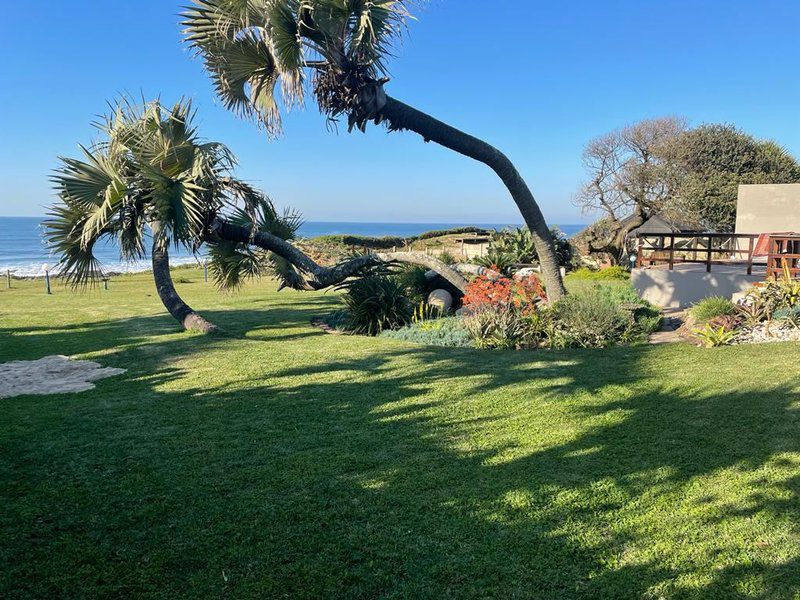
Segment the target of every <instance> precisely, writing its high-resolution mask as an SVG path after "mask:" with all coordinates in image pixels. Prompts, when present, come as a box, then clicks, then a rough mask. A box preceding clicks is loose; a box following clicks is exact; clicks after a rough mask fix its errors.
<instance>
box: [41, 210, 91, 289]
mask: <svg viewBox="0 0 800 600" xmlns="http://www.w3.org/2000/svg"><path fill="white" fill-rule="evenodd" d="M87 218H88V217H87V213H86V209H85V207H82V206H80V205H78V204H61V205H56V206H54V207H52V208H51V209H50V211H49V212H48V218H47V219H46V220H45V221H44V226H45V233H44V236H45V242H46V244H47V247H48V249H49V250H50V252H51V253H53V254H56V255H57V256H58V257H59V261H58V264H57V265H56V270H57V271H58V273H59V275H60V276H62V277H64V278H65V279H66V281H67V282H68V283H70V284H71V285H72V286H73V287H85V286H87V285H93V284H94V283H96V282H97V281H99V279H100V278H101V277H102V276H103V271H102V269H101V268H100V261H98V260H97V258H96V257H95V256H94V252H93V250H94V245H95V243H96V242H97V240H98V239H99V236H98V237H97V238H93V239H90V240H88V243H86V242H84V240H83V239H82V233H83V229H84V224H85V222H86V220H87Z"/></svg>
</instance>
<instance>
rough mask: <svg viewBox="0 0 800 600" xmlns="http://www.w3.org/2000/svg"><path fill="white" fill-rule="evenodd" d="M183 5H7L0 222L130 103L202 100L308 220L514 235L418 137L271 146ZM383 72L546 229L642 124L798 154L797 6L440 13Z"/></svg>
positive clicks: (237, 147)
mask: <svg viewBox="0 0 800 600" xmlns="http://www.w3.org/2000/svg"><path fill="white" fill-rule="evenodd" d="M181 4H183V2H172V0H140V1H137V2H123V1H118V0H114V1H109V0H103V1H100V0H93V1H90V0H73V1H71V2H65V1H63V0H58V1H55V0H39V1H38V2H8V3H6V4H5V6H4V8H3V15H2V17H0V57H2V58H0V81H2V85H0V131H1V132H2V142H3V143H2V145H0V214H2V215H41V214H43V213H44V210H45V208H44V207H45V206H46V205H48V204H49V203H50V202H51V201H52V192H51V190H50V185H49V182H48V175H49V173H50V171H51V170H52V169H53V168H54V167H55V166H56V164H57V163H56V157H57V156H58V155H64V154H67V155H74V154H76V151H77V144H78V143H79V142H82V143H86V142H88V141H90V139H91V136H92V130H91V128H90V126H89V124H90V122H91V121H92V120H93V118H94V117H95V116H96V115H98V114H100V113H103V112H104V111H105V108H106V101H107V100H110V99H113V98H114V97H115V95H117V94H118V93H120V92H124V91H128V92H134V93H139V92H140V91H141V92H143V93H144V94H145V95H146V96H148V97H151V96H156V95H159V94H160V95H161V97H162V98H163V99H165V100H174V99H176V98H177V97H179V96H180V95H187V96H189V97H191V98H193V99H194V101H195V104H196V107H197V108H198V110H199V115H198V116H199V119H200V124H201V132H202V133H203V135H204V136H205V137H207V138H209V139H214V140H219V141H222V142H225V143H226V144H228V145H229V146H230V147H231V148H232V149H233V150H234V152H235V153H236V155H237V156H238V157H239V160H240V163H241V164H240V168H239V174H240V175H241V176H243V177H245V178H247V179H249V180H251V181H253V182H255V183H257V184H259V185H261V186H262V187H263V188H264V189H265V190H266V191H267V192H268V193H269V194H270V195H271V196H272V197H273V198H274V199H275V200H276V202H277V203H278V204H279V205H282V204H288V205H292V206H294V207H296V208H298V209H300V210H301V211H302V212H303V214H304V215H305V217H306V219H308V220H339V221H348V220H355V221H408V222H414V221H417V222H448V221H450V222H488V223H502V222H518V221H519V215H518V213H517V212H516V209H515V206H514V204H513V203H512V201H511V199H510V198H509V197H508V196H507V194H506V192H505V191H504V189H503V188H502V187H501V185H500V184H499V183H498V181H497V180H496V178H495V177H494V175H493V174H492V173H491V172H490V171H488V170H487V169H486V168H485V167H483V166H482V165H479V164H477V163H473V162H472V161H470V160H469V159H466V158H463V157H461V156H458V155H455V154H453V153H451V152H449V151H447V150H445V149H442V148H439V147H437V146H434V145H433V144H424V143H423V142H422V141H421V140H420V139H419V138H417V137H415V136H413V135H411V134H387V133H386V132H385V130H383V129H382V128H378V127H373V128H372V129H371V130H370V131H368V133H367V134H366V135H363V134H360V133H356V134H347V133H346V130H345V129H342V130H341V131H340V133H339V134H338V135H336V134H333V133H330V132H329V131H327V130H326V127H325V122H324V119H323V118H322V117H321V116H320V115H319V114H318V113H317V111H316V108H315V107H314V106H313V105H309V106H308V107H307V108H306V109H305V111H303V112H295V113H291V114H289V115H288V116H287V117H286V119H285V130H286V131H285V135H284V137H283V139H281V140H278V141H269V140H267V139H266V137H264V135H263V134H261V133H259V132H258V130H257V129H256V127H255V126H254V125H252V124H251V123H248V122H245V121H241V120H238V119H237V118H236V117H235V116H234V115H232V114H230V113H228V112H227V111H226V110H224V108H222V107H221V106H220V105H219V104H218V103H217V102H216V101H215V100H214V98H213V95H212V94H211V85H210V83H209V81H208V79H207V78H206V76H205V75H204V73H203V71H202V68H201V65H200V64H199V62H197V61H194V60H191V58H190V54H189V52H188V50H187V49H186V48H185V46H183V45H182V44H181V42H180V32H179V26H178V17H177V16H176V15H177V13H178V12H179V10H180V5H181ZM417 16H418V20H417V21H416V22H413V23H412V24H411V26H410V36H409V38H408V39H407V40H406V42H405V43H404V44H403V47H402V48H401V49H400V52H399V55H398V56H397V58H396V59H394V60H393V61H392V63H391V68H392V76H393V80H392V81H391V83H390V84H389V85H388V88H387V89H388V90H389V92H390V93H391V94H392V95H394V96H395V97H397V98H399V99H401V100H404V101H405V102H407V103H410V104H413V105H415V106H417V107H418V108H421V109H423V110H425V111H428V112H430V113H431V114H433V115H434V116H437V117H439V118H441V119H443V120H445V121H447V122H449V123H451V124H453V125H455V126H457V127H460V128H462V129H464V130H466V131H468V132H471V133H473V134H475V135H478V136H480V137H483V138H484V139H486V140H487V141H490V142H492V143H494V144H495V145H497V146H498V147H500V148H501V149H502V150H504V151H505V152H506V153H507V154H509V155H510V156H511V158H512V160H514V161H515V162H516V164H517V165H518V167H519V168H520V170H521V171H522V174H523V176H524V177H525V178H526V179H527V181H528V183H529V185H530V186H531V188H532V189H533V192H534V194H535V196H536V197H537V199H538V201H539V202H540V204H541V205H542V208H543V210H544V212H545V215H546V216H547V217H548V218H549V219H550V220H551V221H552V222H560V223H574V222H580V221H581V220H583V218H582V217H581V215H580V214H579V212H578V210H577V209H576V208H574V207H573V206H572V205H571V203H570V198H571V196H572V194H573V192H574V190H575V189H576V187H577V185H578V183H579V181H580V179H581V177H582V169H581V164H580V155H581V149H582V147H583V145H584V143H585V142H586V141H587V140H588V139H590V138H591V137H593V136H596V135H598V134H601V133H603V132H605V131H608V130H611V129H614V128H616V127H619V126H621V125H624V124H626V123H629V122H632V121H636V120H638V119H642V118H645V117H654V116H660V115H666V114H679V115H684V116H686V117H688V118H689V119H690V120H691V122H692V123H693V124H699V123H702V122H715V121H716V122H719V121H725V122H731V123H734V124H736V125H738V126H739V127H742V128H743V129H745V130H746V131H748V132H750V133H752V134H754V135H756V136H758V137H769V138H774V139H776V140H777V141H778V142H780V143H781V144H783V145H784V146H786V147H787V148H788V149H789V150H790V151H791V152H793V153H794V154H795V155H800V102H799V101H800V77H798V75H797V73H798V66H799V65H800V2H798V1H797V0H772V1H769V0H767V1H765V0H759V1H758V2H753V1H752V0H718V1H698V0H694V1H680V2H678V1H669V0H663V1H660V2H655V1H643V0H620V1H614V2H597V1H596V0H581V1H574V2H569V3H567V2H544V1H541V2H540V1H531V0H497V1H495V2H487V1H486V0H432V1H431V2H429V3H428V5H427V6H426V7H425V8H424V10H421V11H417Z"/></svg>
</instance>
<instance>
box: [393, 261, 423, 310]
mask: <svg viewBox="0 0 800 600" xmlns="http://www.w3.org/2000/svg"><path fill="white" fill-rule="evenodd" d="M426 271H427V270H426V269H425V268H424V267H420V266H416V265H409V266H407V267H404V268H402V269H400V270H399V271H398V272H397V273H396V274H395V275H394V277H395V278H396V279H397V282H398V283H399V284H400V286H401V287H402V288H403V289H404V290H405V293H406V297H407V298H408V299H409V300H410V301H411V303H412V304H415V305H416V304H419V303H420V302H424V301H425V300H426V299H427V297H428V293H427V286H428V280H427V278H426V277H425V273H426Z"/></svg>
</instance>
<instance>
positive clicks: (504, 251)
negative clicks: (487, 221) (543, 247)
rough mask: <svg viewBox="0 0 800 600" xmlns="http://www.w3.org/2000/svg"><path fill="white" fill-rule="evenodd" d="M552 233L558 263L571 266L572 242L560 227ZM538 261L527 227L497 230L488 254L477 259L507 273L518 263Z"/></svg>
mask: <svg viewBox="0 0 800 600" xmlns="http://www.w3.org/2000/svg"><path fill="white" fill-rule="evenodd" d="M550 233H551V235H552V236H553V245H554V246H555V251H556V257H557V258H558V264H559V265H560V266H562V267H569V266H571V265H572V259H573V248H572V244H571V243H570V241H569V240H568V239H567V237H566V236H565V235H564V234H563V233H562V232H561V230H560V229H558V227H553V228H552V229H551V230H550ZM538 262H539V254H538V252H537V251H536V246H535V245H534V243H533V237H532V236H531V232H530V230H529V229H528V228H527V227H516V228H508V229H503V230H501V231H498V232H496V233H495V234H494V235H493V236H492V239H491V241H490V242H489V250H488V252H487V254H486V256H483V257H481V258H479V259H478V260H477V263H478V264H480V265H482V266H484V267H490V266H492V265H494V266H496V267H497V269H498V270H499V271H500V272H501V273H503V274H505V275H512V274H513V273H512V271H513V266H514V265H516V264H519V263H522V264H531V263H538Z"/></svg>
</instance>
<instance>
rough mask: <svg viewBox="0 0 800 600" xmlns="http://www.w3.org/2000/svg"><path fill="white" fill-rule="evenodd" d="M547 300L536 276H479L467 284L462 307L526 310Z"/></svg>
mask: <svg viewBox="0 0 800 600" xmlns="http://www.w3.org/2000/svg"><path fill="white" fill-rule="evenodd" d="M542 300H547V294H546V293H545V291H544V287H543V286H542V282H541V281H540V280H539V278H538V277H537V276H536V275H527V276H524V277H514V278H513V279H509V278H508V277H502V276H501V277H497V276H495V277H490V276H487V275H479V276H478V277H476V278H475V279H473V280H472V281H470V282H469V284H468V285H467V288H466V290H465V292H464V300H463V302H464V306H467V307H471V308H477V307H479V306H514V307H516V308H526V307H528V306H533V305H535V304H536V303H537V302H540V301H542Z"/></svg>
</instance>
